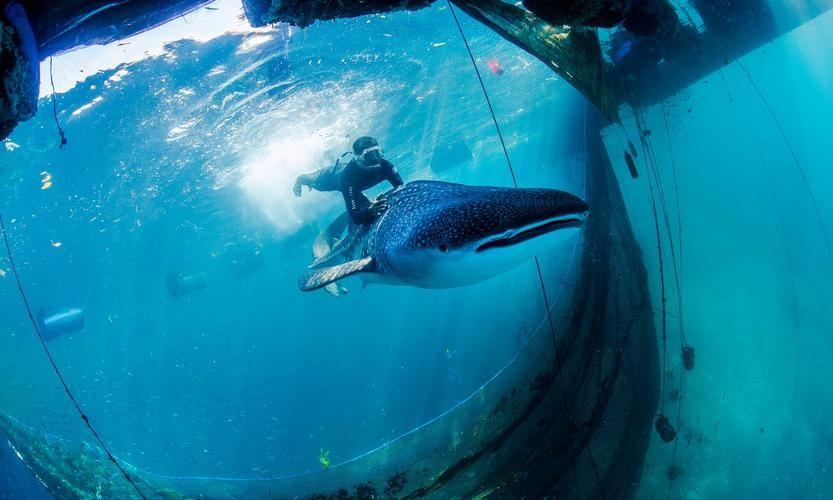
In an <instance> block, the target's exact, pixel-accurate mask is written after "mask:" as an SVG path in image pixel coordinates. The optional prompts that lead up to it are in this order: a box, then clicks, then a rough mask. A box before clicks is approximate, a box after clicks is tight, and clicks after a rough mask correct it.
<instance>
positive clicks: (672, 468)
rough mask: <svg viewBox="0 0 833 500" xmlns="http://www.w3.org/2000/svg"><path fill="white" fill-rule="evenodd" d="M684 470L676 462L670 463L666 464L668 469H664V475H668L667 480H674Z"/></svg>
mask: <svg viewBox="0 0 833 500" xmlns="http://www.w3.org/2000/svg"><path fill="white" fill-rule="evenodd" d="M684 472H685V470H684V469H683V468H682V467H680V466H679V465H677V464H671V465H669V466H668V469H667V470H666V471H665V475H666V477H668V480H669V481H674V480H676V479H678V478H679V477H680V476H682V475H683V473H684Z"/></svg>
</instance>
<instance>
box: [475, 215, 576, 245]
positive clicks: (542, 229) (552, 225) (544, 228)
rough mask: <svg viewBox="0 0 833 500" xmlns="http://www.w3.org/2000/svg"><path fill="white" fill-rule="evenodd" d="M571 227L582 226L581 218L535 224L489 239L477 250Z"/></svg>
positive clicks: (514, 243) (529, 238)
mask: <svg viewBox="0 0 833 500" xmlns="http://www.w3.org/2000/svg"><path fill="white" fill-rule="evenodd" d="M571 227H581V219H577V218H570V219H560V220H554V221H550V222H547V223H546V224H541V225H540V226H535V227H533V228H530V229H527V230H526V231H521V232H520V233H517V234H513V235H512V236H509V237H505V238H497V239H494V240H491V241H487V242H486V243H484V244H482V245H480V246H479V247H477V250H476V251H475V252H476V253H481V252H484V251H486V250H489V249H492V248H506V247H510V246H513V245H517V244H519V243H523V242H524V241H529V240H531V239H533V238H536V237H538V236H543V235H545V234H547V233H551V232H553V231H556V230H558V229H567V228H571Z"/></svg>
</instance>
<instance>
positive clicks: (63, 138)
mask: <svg viewBox="0 0 833 500" xmlns="http://www.w3.org/2000/svg"><path fill="white" fill-rule="evenodd" d="M49 83H50V84H51V85H52V117H53V118H54V119H55V126H56V127H58V135H60V136H61V145H60V146H59V148H60V149H63V147H64V146H66V145H67V136H66V134H65V133H64V129H63V128H61V123H60V122H59V121H58V102H57V100H56V98H55V80H54V79H53V78H52V57H50V58H49Z"/></svg>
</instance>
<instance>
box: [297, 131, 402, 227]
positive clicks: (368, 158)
mask: <svg viewBox="0 0 833 500" xmlns="http://www.w3.org/2000/svg"><path fill="white" fill-rule="evenodd" d="M385 180H386V181H388V182H390V184H391V185H392V186H393V187H399V186H401V185H403V184H404V182H402V177H401V176H400V175H399V172H397V171H396V167H394V166H393V164H392V163H391V162H389V161H387V160H385V159H384V158H383V157H382V149H381V148H380V147H379V143H378V141H376V139H374V138H372V137H366V136H365V137H359V138H358V139H356V140H355V142H353V159H352V160H350V162H349V163H347V164H346V165H344V164H341V163H340V160H339V161H336V163H335V165H332V166H329V167H324V168H323V169H321V170H318V171H316V172H313V173H310V174H302V175H299V176H298V178H297V179H296V180H295V185H294V186H293V187H292V191H293V192H294V193H295V196H301V191H302V188H303V186H307V187H308V188H309V189H315V190H316V191H341V194H342V195H343V196H344V203H345V205H346V207H347V213H348V214H349V216H350V220H351V221H352V222H353V223H354V224H366V223H369V222H372V221H373V220H374V219H376V218H377V217H379V216H380V215H382V214H383V213H384V212H385V210H387V208H388V205H387V201H386V200H385V199H384V198H383V197H380V198H379V199H377V200H376V201H373V202H371V201H370V200H368V199H367V197H366V196H365V195H364V193H362V191H364V190H366V189H370V188H372V187H373V186H376V185H377V184H379V183H380V182H382V181H385Z"/></svg>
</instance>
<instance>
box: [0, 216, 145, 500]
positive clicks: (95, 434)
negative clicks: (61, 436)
mask: <svg viewBox="0 0 833 500" xmlns="http://www.w3.org/2000/svg"><path fill="white" fill-rule="evenodd" d="M0 231H2V232H3V242H4V243H5V245H6V254H7V255H8V256H9V267H11V268H12V274H14V279H15V281H16V282H17V289H18V291H20V298H21V299H23V305H24V306H25V307H26V313H27V314H28V315H29V321H30V322H31V323H32V329H34V330H35V333H36V334H37V336H38V340H39V341H40V344H41V347H43V352H44V353H46V357H47V358H48V359H49V364H50V365H52V370H53V371H54V372H55V375H57V376H58V380H60V382H61V385H62V386H63V388H64V392H65V393H66V395H67V397H68V398H69V400H70V402H71V403H72V406H74V407H75V410H76V411H77V412H78V415H79V416H80V417H81V420H83V421H84V425H86V426H87V429H89V431H90V433H91V434H92V435H93V437H94V438H95V440H96V441H97V442H98V444H99V446H101V449H103V450H104V453H106V454H107V459H108V460H110V461H111V462H113V465H115V466H116V468H117V469H118V470H119V472H120V473H121V475H122V476H124V478H125V479H126V480H127V482H128V483H130V485H131V486H132V487H133V489H134V490H136V493H138V494H139V496H140V497H142V499H143V500H147V497H146V496H145V495H144V493H142V490H140V489H139V486H138V485H137V484H136V483H135V482H134V481H133V478H131V477H130V474H128V473H127V470H125V469H124V467H123V466H122V465H121V464H120V463H119V462H118V460H116V457H115V456H113V454H112V453H110V449H109V448H107V445H106V444H105V443H104V440H103V439H102V438H101V436H99V434H98V432H96V430H95V428H94V427H93V424H92V423H91V422H90V419H89V418H88V417H87V414H86V413H84V410H83V409H82V408H81V405H80V404H79V403H78V400H76V399H75V396H74V395H73V394H72V391H70V389H69V386H68V385H67V383H66V380H64V376H63V375H62V374H61V370H59V369H58V365H57V363H55V359H54V358H53V357H52V353H51V352H49V348H48V347H47V346H46V340H44V338H43V335H42V334H41V331H40V328H39V327H38V322H37V321H35V316H34V315H33V314H32V308H31V307H30V305H29V299H28V298H26V294H25V293H24V291H23V284H22V283H21V281H20V274H19V273H18V272H17V266H16V265H15V262H14V257H13V256H12V247H11V244H10V243H9V234H8V232H7V231H6V224H5V222H4V221H3V215H2V214H0Z"/></svg>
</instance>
